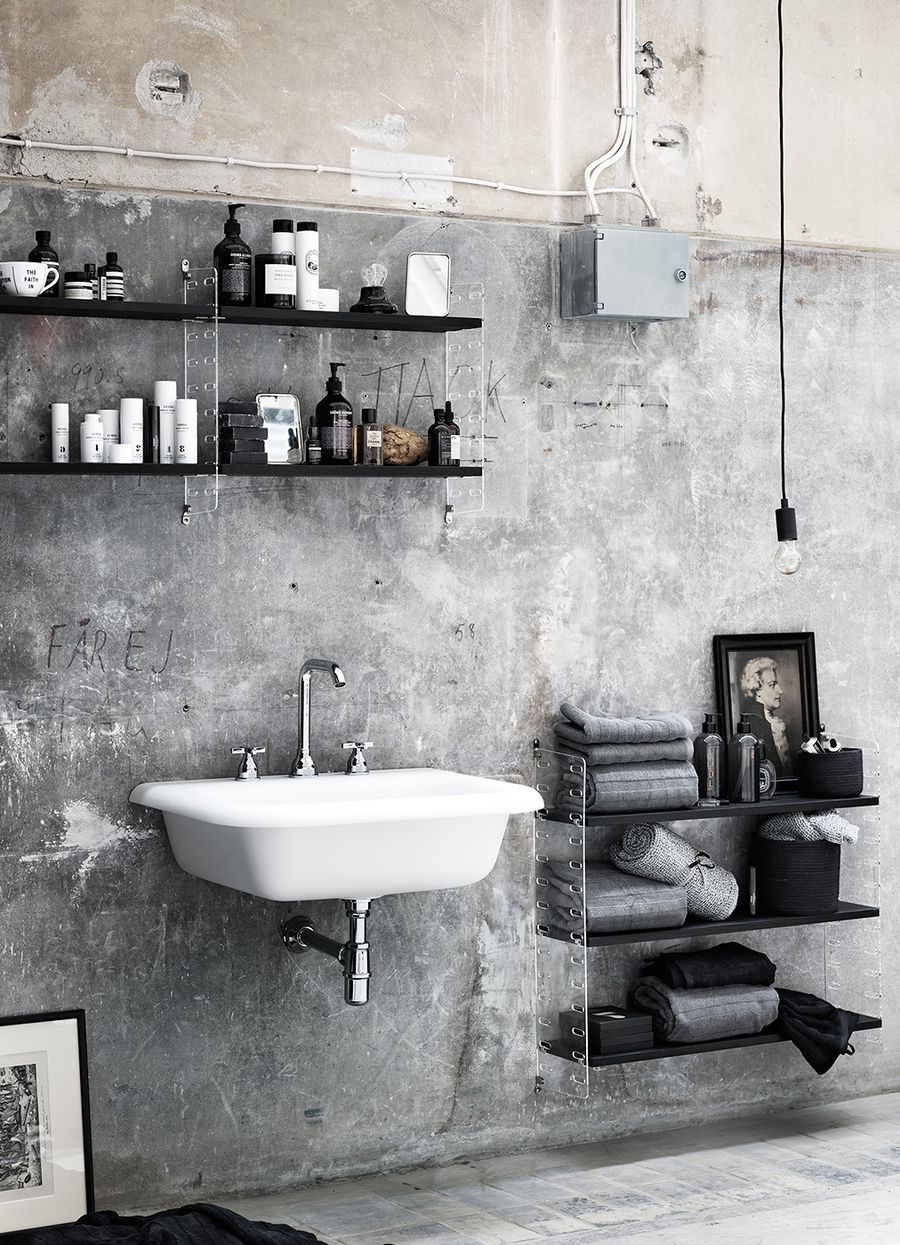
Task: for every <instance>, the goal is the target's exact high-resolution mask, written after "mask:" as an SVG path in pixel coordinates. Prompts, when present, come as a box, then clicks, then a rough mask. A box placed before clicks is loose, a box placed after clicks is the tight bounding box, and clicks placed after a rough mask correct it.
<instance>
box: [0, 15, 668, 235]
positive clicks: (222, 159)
mask: <svg viewBox="0 0 900 1245" xmlns="http://www.w3.org/2000/svg"><path fill="white" fill-rule="evenodd" d="M635 30H636V17H635V0H619V106H618V108H617V112H618V114H619V124H618V130H617V133H616V137H615V139H614V141H613V144H612V146H611V147H610V148H609V150H608V151H606V152H605V153H604V154H603V155H602V156H598V157H597V159H596V160H593V161H592V162H591V163H590V164H589V165H588V166H587V168H586V169H585V171H584V190H541V189H538V188H536V187H533V186H515V185H512V184H510V183H509V182H500V181H489V180H488V179H486V178H481V177H460V176H459V175H457V174H456V173H420V172H412V171H411V172H405V171H400V172H388V171H385V170H384V169H365V168H348V167H347V166H345V165H340V164H305V163H292V162H288V161H277V160H247V159H244V158H243V157H241V156H211V155H203V154H200V153H189V152H176V151H146V150H143V149H141V148H137V147H109V146H105V145H103V144H100V143H55V142H52V141H50V140H44V139H31V138H16V137H12V136H9V135H7V136H4V137H0V146H2V147H18V148H21V149H23V150H25V151H31V150H34V151H61V152H67V153H72V154H76V155H77V154H86V155H100V156H124V157H125V158H126V159H129V160H169V161H173V162H178V163H183V164H221V165H225V166H226V167H235V168H244V169H264V170H270V171H274V172H288V173H316V174H320V173H335V174H339V175H342V176H346V177H377V178H382V179H389V180H390V179H394V180H396V181H412V180H417V181H431V182H448V183H454V184H458V185H462V186H484V187H486V188H487V189H488V190H498V191H503V190H505V191H508V192H509V193H510V194H518V195H533V196H537V197H540V198H549V199H580V198H581V197H582V196H583V195H587V199H588V204H589V206H590V210H591V212H592V213H594V214H596V213H598V211H599V207H598V204H597V195H632V196H634V197H635V198H638V199H640V200H641V201H642V203H643V204H644V207H645V208H646V209H647V213H648V215H649V216H651V217H654V218H655V216H656V212H655V209H654V208H653V204H652V203H651V202H650V200H649V198H648V197H647V194H646V192H645V191H644V189H643V187H642V185H641V183H640V180H639V178H638V175H637V169H636V156H635V137H636V123H635V117H636V113H637V108H636V102H637V87H636V83H635V73H634V67H633V66H632V65H629V63H628V61H629V56H628V53H629V52H630V51H632V50H633V48H634V43H635ZM626 152H627V153H628V157H629V168H630V172H631V180H632V182H633V186H607V187H604V188H602V189H598V188H597V185H596V182H597V178H598V177H599V176H600V174H601V173H602V172H603V171H604V170H605V169H607V168H611V167H612V166H613V165H614V164H617V163H618V162H619V161H620V160H621V159H622V157H623V155H625V154H626Z"/></svg>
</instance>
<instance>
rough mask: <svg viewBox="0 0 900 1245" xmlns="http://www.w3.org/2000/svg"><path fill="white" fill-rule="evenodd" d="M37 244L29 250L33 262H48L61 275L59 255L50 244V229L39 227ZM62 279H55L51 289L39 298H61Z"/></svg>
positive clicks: (36, 235)
mask: <svg viewBox="0 0 900 1245" xmlns="http://www.w3.org/2000/svg"><path fill="white" fill-rule="evenodd" d="M34 236H35V240H36V243H37V245H36V246H33V247H32V248H31V250H30V251H29V252H28V258H29V259H30V260H31V262H32V263H33V264H46V265H47V267H48V268H55V269H56V271H57V272H58V273H59V275H60V277H61V276H62V273H60V272H59V256H58V255H57V253H56V251H54V249H53V247H52V246H51V245H50V230H49V229H38V231H37V232H36V233H35V235H34ZM61 285H62V281H61V280H60V281H54V283H53V285H51V287H50V289H49V290H44V292H43V294H39V295H38V298H59V287H60V286H61Z"/></svg>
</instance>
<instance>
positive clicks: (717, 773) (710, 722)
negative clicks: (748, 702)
mask: <svg viewBox="0 0 900 1245" xmlns="http://www.w3.org/2000/svg"><path fill="white" fill-rule="evenodd" d="M718 717H719V714H718V713H707V714H706V716H705V717H704V719H703V730H702V731H701V732H700V734H699V735H698V736H697V738H696V739H695V740H694V769H695V770H696V771H697V778H698V779H699V786H700V800H699V803H700V804H703V805H714V804H721V803H722V800H723V793H722V789H723V787H724V786H725V740H724V739H723V738H722V736H721V735H720V734H719V732H718V729H717V725H716V719H717V718H718Z"/></svg>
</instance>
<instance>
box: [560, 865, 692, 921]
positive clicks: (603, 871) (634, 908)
mask: <svg viewBox="0 0 900 1245" xmlns="http://www.w3.org/2000/svg"><path fill="white" fill-rule="evenodd" d="M540 875H541V877H543V878H545V879H546V881H547V882H548V883H549V885H548V886H546V887H542V888H541V892H542V898H543V897H545V898H546V899H547V901H548V902H549V903H550V904H551V912H550V914H549V921H548V923H549V924H550V925H553V926H555V927H556V928H557V929H564V930H567V931H568V932H569V933H577V932H578V931H580V930H581V928H582V920H581V914H582V911H584V912H585V918H586V925H587V932H588V933H589V934H601V933H603V934H608V933H614V932H615V931H616V930H620V929H671V928H674V927H675V926H678V925H683V924H684V922H685V921H686V920H687V895H686V893H685V890H684V888H683V887H681V886H665V885H664V884H663V883H662V882H651V881H649V879H647V878H639V877H629V876H628V875H627V874H624V873H620V872H619V870H618V869H613V868H612V867H611V866H610V865H588V866H587V867H586V868H585V871H584V875H583V876H582V874H581V873H580V872H578V871H575V870H572V869H569V868H566V866H565V865H563V864H558V863H557V864H555V863H553V862H552V861H551V862H548V863H547V864H545V865H543V866H542V868H541V870H540Z"/></svg>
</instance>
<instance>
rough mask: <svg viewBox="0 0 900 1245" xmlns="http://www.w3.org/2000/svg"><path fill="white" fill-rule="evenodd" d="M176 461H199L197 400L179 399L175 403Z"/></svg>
mask: <svg viewBox="0 0 900 1245" xmlns="http://www.w3.org/2000/svg"><path fill="white" fill-rule="evenodd" d="M175 461H176V462H177V463H195V462H196V461H197V399H196V398H178V400H177V401H176V403H175Z"/></svg>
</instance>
